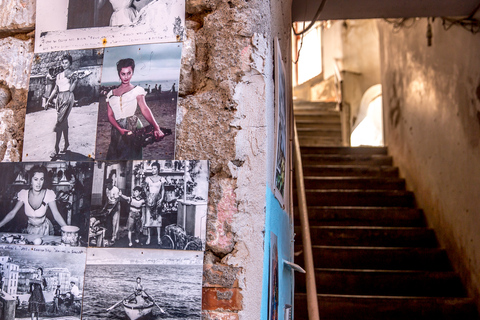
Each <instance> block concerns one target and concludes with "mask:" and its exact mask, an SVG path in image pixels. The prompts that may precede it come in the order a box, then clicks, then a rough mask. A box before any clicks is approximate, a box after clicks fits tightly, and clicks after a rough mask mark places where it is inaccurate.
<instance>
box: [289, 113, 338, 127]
mask: <svg viewBox="0 0 480 320" xmlns="http://www.w3.org/2000/svg"><path fill="white" fill-rule="evenodd" d="M312 121H314V122H317V123H325V124H328V123H330V124H333V123H335V124H340V123H341V122H340V115H339V114H336V113H330V112H324V111H319V112H316V113H315V114H296V115H295V122H296V123H297V125H298V124H300V123H310V122H312Z"/></svg>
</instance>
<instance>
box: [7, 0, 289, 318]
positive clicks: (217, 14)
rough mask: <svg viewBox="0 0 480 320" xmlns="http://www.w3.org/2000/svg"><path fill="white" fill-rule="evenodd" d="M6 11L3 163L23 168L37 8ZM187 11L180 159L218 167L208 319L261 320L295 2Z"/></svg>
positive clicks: (205, 5) (28, 0)
mask: <svg viewBox="0 0 480 320" xmlns="http://www.w3.org/2000/svg"><path fill="white" fill-rule="evenodd" d="M0 3H1V4H0V9H1V10H0V12H1V13H0V52H1V53H2V54H0V160H1V161H20V160H21V159H20V155H21V151H22V144H23V126H24V118H25V106H26V101H27V99H26V98H27V86H28V76H29V71H30V67H31V61H32V58H33V41H34V40H33V39H34V31H35V0H4V1H1V2H0ZM185 8H186V32H187V40H186V41H185V43H184V46H183V52H182V66H181V75H180V85H179V96H180V97H179V100H178V111H177V141H176V155H175V157H176V159H209V160H210V161H211V162H210V168H211V172H210V190H209V203H208V206H209V216H208V222H207V250H206V254H205V261H204V262H205V269H204V281H203V319H207V320H209V319H215V320H226V319H227V320H238V319H260V317H261V315H260V313H261V301H262V285H261V284H262V277H263V273H262V270H263V268H264V265H263V263H264V261H263V257H264V244H265V243H264V241H265V237H264V236H265V216H266V206H267V200H266V190H267V180H268V174H267V172H271V170H270V169H272V168H273V167H272V166H273V165H271V164H268V161H272V159H273V158H274V157H273V150H271V147H272V146H273V143H272V141H273V138H274V125H273V118H272V117H273V114H274V83H273V81H274V80H273V79H274V77H273V52H274V50H273V45H274V41H273V40H274V37H275V36H277V37H279V38H280V43H281V45H282V49H283V51H282V55H283V57H284V60H285V62H286V61H290V59H291V55H290V23H291V16H290V8H291V0H271V1H263V0H250V1H243V0H230V1H228V0H187V1H186V6H185ZM287 79H290V74H288V75H287ZM287 88H290V86H287ZM269 148H270V149H269ZM289 290H290V288H289Z"/></svg>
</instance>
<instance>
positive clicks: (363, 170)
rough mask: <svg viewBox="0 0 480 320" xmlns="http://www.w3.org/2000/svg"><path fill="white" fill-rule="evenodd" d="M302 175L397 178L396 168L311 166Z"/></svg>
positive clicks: (307, 166) (306, 167) (304, 169)
mask: <svg viewBox="0 0 480 320" xmlns="http://www.w3.org/2000/svg"><path fill="white" fill-rule="evenodd" d="M303 175H304V176H305V177H308V176H312V177H313V176H317V177H385V178H388V177H390V178H398V168H395V167H388V166H385V167H373V166H311V165H305V166H304V167H303Z"/></svg>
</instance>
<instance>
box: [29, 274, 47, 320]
mask: <svg viewBox="0 0 480 320" xmlns="http://www.w3.org/2000/svg"><path fill="white" fill-rule="evenodd" d="M46 286H47V281H46V280H45V278H44V277H43V269H42V268H38V269H37V273H36V274H35V275H34V276H33V279H30V298H29V299H28V313H30V314H31V315H32V320H33V319H34V317H36V319H37V320H38V314H39V313H40V312H44V311H46V308H45V297H44V296H43V289H44V288H45V287H46Z"/></svg>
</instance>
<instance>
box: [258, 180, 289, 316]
mask: <svg viewBox="0 0 480 320" xmlns="http://www.w3.org/2000/svg"><path fill="white" fill-rule="evenodd" d="M266 199H267V207H266V221H265V248H264V250H265V251H264V252H265V254H264V260H263V283H262V305H261V320H267V319H269V318H268V317H269V314H268V304H269V270H270V232H273V233H274V234H275V235H276V236H277V246H278V263H279V265H278V270H279V304H278V319H279V320H285V319H284V307H285V305H286V304H288V305H293V283H294V282H293V272H292V271H291V269H290V268H289V267H284V265H283V260H288V261H292V262H293V242H292V238H293V225H292V224H291V222H290V217H289V216H288V213H287V212H285V211H284V210H283V209H282V208H281V207H280V204H279V203H278V201H277V199H276V198H275V196H274V194H273V192H272V191H271V190H270V188H268V187H267V193H266Z"/></svg>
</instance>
